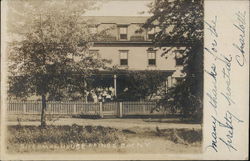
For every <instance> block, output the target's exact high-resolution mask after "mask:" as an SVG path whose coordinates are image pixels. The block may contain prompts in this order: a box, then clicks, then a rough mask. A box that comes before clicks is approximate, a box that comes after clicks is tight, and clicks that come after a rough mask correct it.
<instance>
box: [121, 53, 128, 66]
mask: <svg viewBox="0 0 250 161" xmlns="http://www.w3.org/2000/svg"><path fill="white" fill-rule="evenodd" d="M120 65H128V50H120Z"/></svg>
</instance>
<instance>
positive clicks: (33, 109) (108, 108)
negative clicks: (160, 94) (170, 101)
mask: <svg viewBox="0 0 250 161" xmlns="http://www.w3.org/2000/svg"><path fill="white" fill-rule="evenodd" d="M155 107H156V102H146V101H142V102H107V103H101V102H100V103H93V102H90V103H84V102H55V101H49V102H47V109H46V114H66V115H74V114H84V115H101V116H103V115H105V114H106V115H117V116H120V117H122V116H124V115H154V114H163V111H160V112H153V113H151V111H152V109H153V108H155ZM41 109H42V103H41V101H9V103H8V110H7V111H8V114H40V113H41Z"/></svg>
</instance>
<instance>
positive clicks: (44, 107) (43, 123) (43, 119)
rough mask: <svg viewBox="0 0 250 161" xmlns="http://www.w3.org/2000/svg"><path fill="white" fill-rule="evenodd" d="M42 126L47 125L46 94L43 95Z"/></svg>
mask: <svg viewBox="0 0 250 161" xmlns="http://www.w3.org/2000/svg"><path fill="white" fill-rule="evenodd" d="M41 127H46V96H45V95H44V94H43V95H42V114H41Z"/></svg>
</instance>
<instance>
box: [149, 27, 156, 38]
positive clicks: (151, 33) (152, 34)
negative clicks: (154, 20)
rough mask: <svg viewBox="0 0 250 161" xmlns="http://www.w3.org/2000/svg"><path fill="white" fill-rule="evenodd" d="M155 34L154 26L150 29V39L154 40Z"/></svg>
mask: <svg viewBox="0 0 250 161" xmlns="http://www.w3.org/2000/svg"><path fill="white" fill-rule="evenodd" d="M154 34H155V28H152V29H151V30H148V40H153V39H154Z"/></svg>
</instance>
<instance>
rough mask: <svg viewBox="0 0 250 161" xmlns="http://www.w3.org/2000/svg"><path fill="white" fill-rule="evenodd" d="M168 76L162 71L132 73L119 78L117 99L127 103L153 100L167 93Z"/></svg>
mask: <svg viewBox="0 0 250 161" xmlns="http://www.w3.org/2000/svg"><path fill="white" fill-rule="evenodd" d="M166 77H167V75H166V74H164V73H163V72H160V71H131V72H128V73H127V74H126V75H121V76H119V77H118V95H117V98H118V99H121V100H125V101H140V100H151V99H153V98H154V96H157V95H159V94H160V93H164V92H166V87H165V81H166Z"/></svg>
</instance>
